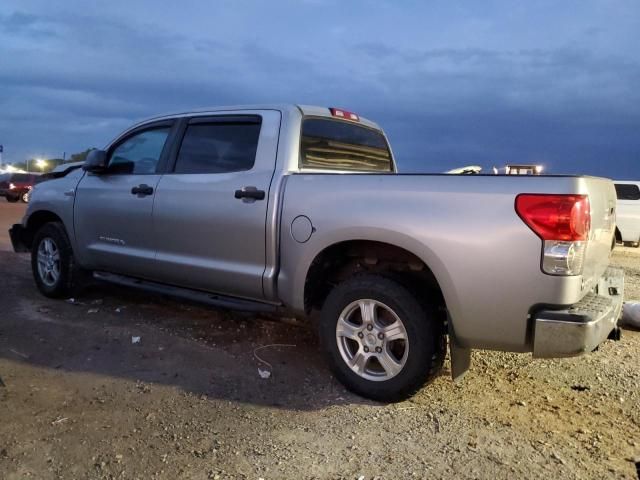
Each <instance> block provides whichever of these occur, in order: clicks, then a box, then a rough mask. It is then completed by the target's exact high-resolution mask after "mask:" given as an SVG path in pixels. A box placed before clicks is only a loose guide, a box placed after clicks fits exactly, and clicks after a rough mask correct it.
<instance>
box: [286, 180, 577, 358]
mask: <svg viewBox="0 0 640 480" xmlns="http://www.w3.org/2000/svg"><path fill="white" fill-rule="evenodd" d="M585 188H587V185H586V184H584V183H581V180H580V178H576V177H524V176H523V177H506V176H453V175H393V174H390V175H384V174H383V175H370V174H327V175H322V174H297V175H291V176H290V177H289V178H288V179H287V182H286V190H285V194H284V203H283V211H282V220H281V229H280V231H281V239H280V240H281V249H280V255H281V269H280V274H279V277H278V293H279V296H280V298H281V299H282V300H283V301H284V302H285V303H286V304H288V305H289V306H291V307H293V308H294V309H297V310H300V311H301V310H303V308H304V300H303V298H304V285H305V278H306V275H307V271H308V269H309V266H310V264H311V262H312V261H313V259H314V258H315V257H316V256H317V255H318V254H319V253H321V252H322V251H323V250H324V249H325V248H327V247H329V246H331V245H333V244H335V243H338V242H342V241H346V240H375V241H379V242H385V243H389V244H392V245H396V246H398V247H402V248H404V249H406V250H408V251H410V252H412V253H413V254H415V255H416V256H418V257H419V258H421V259H422V260H423V261H424V262H425V263H426V264H427V265H428V266H429V268H430V269H431V270H432V271H433V273H434V275H435V276H436V279H437V280H438V282H439V284H440V287H441V289H442V292H443V294H444V297H445V301H446V303H447V308H448V310H449V312H450V315H451V319H452V322H453V328H454V331H455V335H456V337H457V340H458V341H459V342H460V343H461V344H462V345H464V346H468V347H474V348H487V349H499V350H510V351H529V350H530V341H529V337H530V332H529V326H528V323H529V322H528V313H529V309H530V308H531V307H532V306H533V305H536V304H563V305H568V304H571V303H575V302H577V301H578V300H580V298H582V296H583V295H584V293H585V291H584V289H583V282H582V277H581V276H574V277H553V276H549V275H545V274H544V273H542V271H541V269H540V258H541V247H542V243H541V240H540V239H539V238H538V237H537V236H536V235H535V234H534V233H533V232H532V231H531V230H530V229H529V228H528V227H527V226H526V225H525V224H524V223H523V221H522V220H521V219H520V218H519V217H518V215H517V214H516V212H515V208H514V203H515V198H516V196H517V195H518V194H519V193H525V192H527V193H579V192H580V191H581V190H583V189H585ZM298 215H305V216H307V217H308V218H309V219H311V222H312V223H313V226H314V228H315V232H314V233H313V235H312V236H311V238H310V239H309V240H308V241H307V242H306V243H298V242H297V241H295V240H294V239H293V237H292V235H291V223H292V221H293V220H294V219H295V218H296V217H297V216H298Z"/></svg>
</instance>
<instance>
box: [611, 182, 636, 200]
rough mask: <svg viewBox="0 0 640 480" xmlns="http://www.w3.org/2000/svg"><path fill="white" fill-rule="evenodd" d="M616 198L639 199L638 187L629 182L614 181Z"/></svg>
mask: <svg viewBox="0 0 640 480" xmlns="http://www.w3.org/2000/svg"><path fill="white" fill-rule="evenodd" d="M615 186H616V194H617V196H618V200H640V188H638V185H633V184H629V183H616V184H615Z"/></svg>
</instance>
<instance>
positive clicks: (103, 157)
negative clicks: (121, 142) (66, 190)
mask: <svg viewBox="0 0 640 480" xmlns="http://www.w3.org/2000/svg"><path fill="white" fill-rule="evenodd" d="M82 169H83V170H85V171H87V172H91V173H103V172H105V171H106V170H107V152H105V151H104V150H91V151H90V152H89V154H88V155H87V158H86V159H85V161H84V165H82Z"/></svg>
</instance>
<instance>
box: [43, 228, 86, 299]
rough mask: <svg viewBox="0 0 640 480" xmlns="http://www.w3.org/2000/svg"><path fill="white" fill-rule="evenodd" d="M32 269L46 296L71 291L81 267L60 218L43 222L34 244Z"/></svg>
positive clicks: (69, 293) (56, 296) (67, 293)
mask: <svg viewBox="0 0 640 480" xmlns="http://www.w3.org/2000/svg"><path fill="white" fill-rule="evenodd" d="M31 270H32V272H33V278H34V280H35V282H36V286H37V287H38V290H40V293H42V294H43V295H45V296H46V297H51V298H61V297H66V296H69V295H71V293H72V292H73V290H74V288H75V287H76V284H77V283H78V280H79V279H80V277H81V275H82V271H81V270H80V269H79V268H78V267H77V265H76V263H75V260H74V257H73V250H72V248H71V242H69V237H68V236H67V232H66V231H65V229H64V226H63V225H62V224H61V223H59V222H51V223H46V224H44V225H43V226H42V227H41V228H40V229H39V230H38V231H37V232H36V234H35V236H34V239H33V245H32V247H31Z"/></svg>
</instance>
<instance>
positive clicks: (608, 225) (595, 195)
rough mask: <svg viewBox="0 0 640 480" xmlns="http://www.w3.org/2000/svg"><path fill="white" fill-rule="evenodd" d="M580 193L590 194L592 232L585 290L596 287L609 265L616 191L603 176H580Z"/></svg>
mask: <svg viewBox="0 0 640 480" xmlns="http://www.w3.org/2000/svg"><path fill="white" fill-rule="evenodd" d="M580 181H581V183H582V185H581V186H580V190H581V193H583V194H587V195H589V204H590V207H591V231H590V233H589V242H588V244H587V251H586V253H585V261H584V267H583V274H582V275H583V290H587V291H588V290H590V289H591V288H593V287H594V286H595V285H596V284H597V282H598V279H599V278H600V277H601V276H602V275H603V274H604V272H605V270H606V269H607V267H608V266H609V260H610V258H611V250H612V246H613V241H614V230H615V209H616V191H615V188H614V186H613V182H612V181H611V180H608V179H604V178H595V177H581V178H580Z"/></svg>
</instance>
